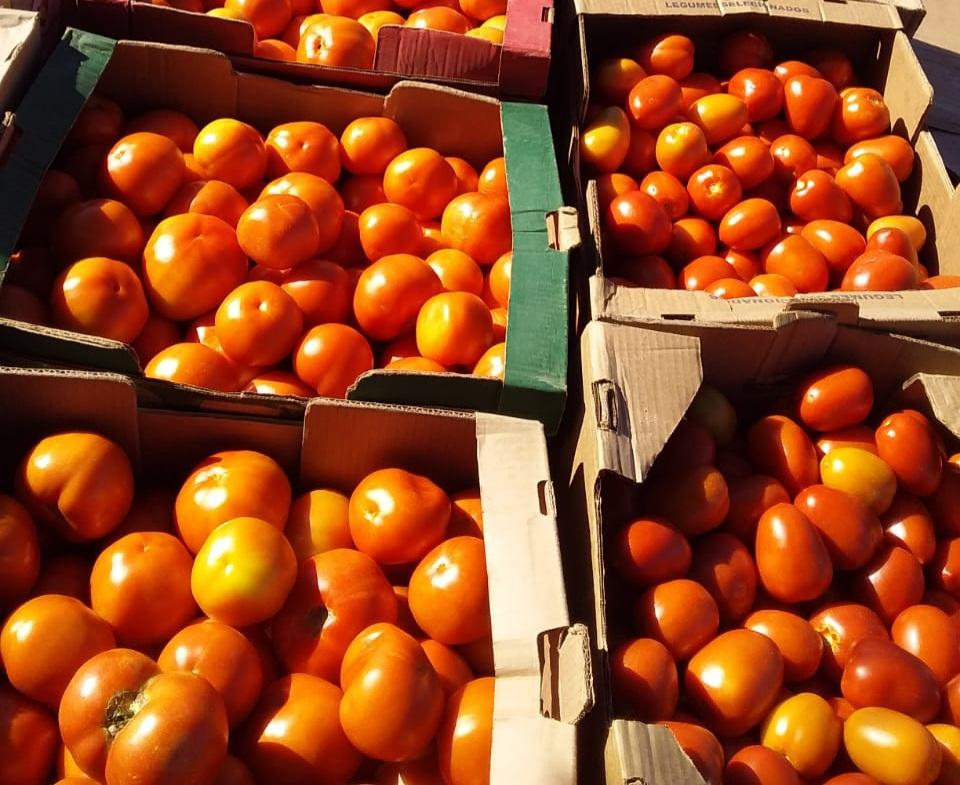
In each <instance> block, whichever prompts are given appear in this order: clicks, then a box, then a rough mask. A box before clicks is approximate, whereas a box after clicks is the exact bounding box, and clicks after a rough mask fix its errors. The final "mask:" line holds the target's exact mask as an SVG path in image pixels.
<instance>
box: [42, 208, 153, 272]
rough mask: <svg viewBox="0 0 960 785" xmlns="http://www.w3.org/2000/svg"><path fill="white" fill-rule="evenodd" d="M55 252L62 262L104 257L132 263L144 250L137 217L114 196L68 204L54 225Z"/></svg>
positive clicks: (141, 230)
mask: <svg viewBox="0 0 960 785" xmlns="http://www.w3.org/2000/svg"><path fill="white" fill-rule="evenodd" d="M52 236H53V252H54V254H55V255H56V256H57V258H58V259H60V260H61V261H63V262H75V261H77V260H78V259H87V258H90V257H92V256H105V257H107V258H110V259H118V260H120V261H122V262H133V261H135V260H136V259H137V258H139V256H140V252H141V251H142V250H143V243H144V236H143V229H142V228H141V227H140V223H139V221H137V217H136V216H135V215H134V214H133V212H132V211H131V210H130V208H129V207H127V206H126V205H124V204H122V203H120V202H116V201H113V200H112V199H89V200H87V201H83V202H76V203H74V204H72V205H70V206H69V207H67V208H66V209H65V210H64V211H63V212H62V213H61V214H60V217H59V218H58V219H57V222H56V224H54V226H53V235H52Z"/></svg>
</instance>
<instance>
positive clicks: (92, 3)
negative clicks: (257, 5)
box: [64, 0, 553, 99]
mask: <svg viewBox="0 0 960 785" xmlns="http://www.w3.org/2000/svg"><path fill="white" fill-rule="evenodd" d="M64 8H65V13H66V14H67V16H68V20H69V22H68V23H69V24H72V25H76V26H77V27H82V28H84V29H88V30H92V31H94V32H97V33H101V34H103V35H109V36H112V37H114V38H132V39H138V40H143V41H156V42H160V43H167V44H184V45H187V46H198V47H203V48H208V49H216V50H217V51H221V52H227V53H229V54H231V55H234V56H236V57H237V58H239V62H240V63H241V64H242V66H243V67H244V68H247V69H251V70H257V71H260V72H263V73H273V74H279V75H283V76H287V77H290V78H296V79H300V80H304V81H310V82H324V83H327V84H342V85H351V86H354V87H366V88H370V87H376V88H379V89H385V88H389V87H390V86H392V85H393V84H395V83H396V82H397V81H399V80H400V79H404V78H411V77H416V78H423V79H429V80H430V81H434V82H441V83H443V84H447V85H452V86H458V87H464V88H468V89H471V90H473V91H475V92H483V93H487V94H489V95H495V96H498V97H507V96H514V97H518V98H530V99H538V98H541V97H542V96H543V94H544V92H545V91H546V87H547V76H548V74H549V71H550V39H551V34H552V28H553V0H508V1H507V20H508V21H507V29H506V31H505V33H504V37H503V44H502V45H496V44H492V43H490V42H489V41H485V40H482V39H476V38H472V37H469V36H463V35H459V34H457V33H447V32H443V31H440V30H424V29H419V28H416V29H415V28H408V27H400V26H396V25H391V26H389V27H385V28H384V29H383V30H382V31H381V33H380V35H379V37H378V39H377V51H376V54H375V56H374V63H373V68H372V69H371V70H361V69H351V68H328V67H323V66H317V65H308V64H304V63H281V62H278V61H274V60H265V59H263V58H255V57H254V55H253V52H254V38H255V36H254V33H253V28H252V27H251V26H250V25H249V24H247V23H246V22H241V21H235V20H230V19H217V18H215V17H210V16H207V15H206V14H198V13H193V12H190V11H181V10H178V9H176V8H172V7H166V6H160V5H152V4H151V3H149V2H144V1H143V0H64Z"/></svg>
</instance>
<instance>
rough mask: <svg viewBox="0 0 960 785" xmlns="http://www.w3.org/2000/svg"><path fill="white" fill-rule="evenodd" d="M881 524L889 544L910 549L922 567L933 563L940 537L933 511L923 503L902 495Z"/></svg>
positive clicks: (894, 501) (898, 496) (898, 493)
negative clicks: (931, 514) (934, 524)
mask: <svg viewBox="0 0 960 785" xmlns="http://www.w3.org/2000/svg"><path fill="white" fill-rule="evenodd" d="M880 520H881V523H882V524H883V530H884V533H885V534H886V539H887V541H888V542H890V543H891V544H893V545H900V546H901V547H904V548H906V549H907V550H908V551H910V553H912V554H913V555H914V556H915V557H916V559H917V561H918V562H920V564H927V563H928V562H930V561H931V560H932V559H933V555H934V552H935V551H936V549H937V534H936V532H935V531H934V528H933V518H932V517H931V516H930V511H929V510H928V509H927V507H926V505H924V503H923V502H921V501H920V500H919V499H917V498H916V497H914V496H910V495H909V494H906V493H903V491H898V492H897V495H896V496H894V497H893V504H891V505H890V507H889V509H888V510H887V511H886V512H885V513H884V514H883V517H882V518H881V519H880Z"/></svg>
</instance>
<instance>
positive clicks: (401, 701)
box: [340, 538, 473, 762]
mask: <svg viewBox="0 0 960 785" xmlns="http://www.w3.org/2000/svg"><path fill="white" fill-rule="evenodd" d="M470 539H473V538H470ZM340 683H341V684H342V685H343V700H342V701H341V703H340V723H341V725H342V726H343V730H344V733H346V735H347V738H348V739H350V742H351V743H352V744H353V745H354V746H355V747H356V748H357V749H358V750H360V751H361V752H362V753H364V754H365V755H367V756H369V757H372V758H376V759H377V760H385V761H392V762H398V761H404V760H413V759H415V758H418V757H420V756H421V755H422V754H423V753H424V752H425V751H426V748H427V745H428V744H429V743H430V741H431V740H432V739H433V736H434V734H436V732H437V729H438V727H439V726H440V722H441V719H442V715H443V704H444V700H443V699H444V695H443V690H442V689H441V687H440V680H439V679H438V677H437V674H436V673H435V672H434V670H433V668H432V666H431V665H430V662H429V660H427V656H426V654H425V653H424V651H423V649H422V648H421V647H420V644H419V643H417V641H416V640H415V639H414V638H412V637H411V636H410V635H408V634H407V633H405V632H404V631H403V630H401V629H400V628H399V627H395V626H393V625H392V624H374V625H372V626H370V627H368V628H367V629H366V630H364V631H363V632H362V633H361V634H360V635H358V636H357V637H356V638H355V639H354V640H353V642H352V643H351V644H350V646H349V647H348V648H347V650H346V652H345V654H344V656H343V665H342V667H341V670H340ZM451 700H452V698H451Z"/></svg>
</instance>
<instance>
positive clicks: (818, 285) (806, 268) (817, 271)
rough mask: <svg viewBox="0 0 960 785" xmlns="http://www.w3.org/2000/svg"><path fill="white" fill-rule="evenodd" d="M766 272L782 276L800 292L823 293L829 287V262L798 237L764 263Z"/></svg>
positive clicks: (786, 241)
mask: <svg viewBox="0 0 960 785" xmlns="http://www.w3.org/2000/svg"><path fill="white" fill-rule="evenodd" d="M763 269H764V271H765V272H767V273H770V274H772V275H782V276H783V277H784V278H786V279H787V280H788V281H790V282H791V283H792V284H793V285H794V287H796V289H797V291H798V292H803V293H807V292H824V291H826V289H827V286H828V284H829V283H830V268H829V267H828V265H827V260H826V258H825V257H824V256H823V254H821V253H820V252H819V251H818V250H817V249H816V248H814V247H813V246H812V245H811V244H810V243H808V242H807V241H806V240H804V239H803V237H801V236H800V235H799V234H790V235H787V236H786V237H784V238H783V239H782V240H780V242H778V243H777V244H776V245H774V246H773V247H772V248H770V250H769V251H768V252H767V254H766V256H765V257H764V260H763Z"/></svg>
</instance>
